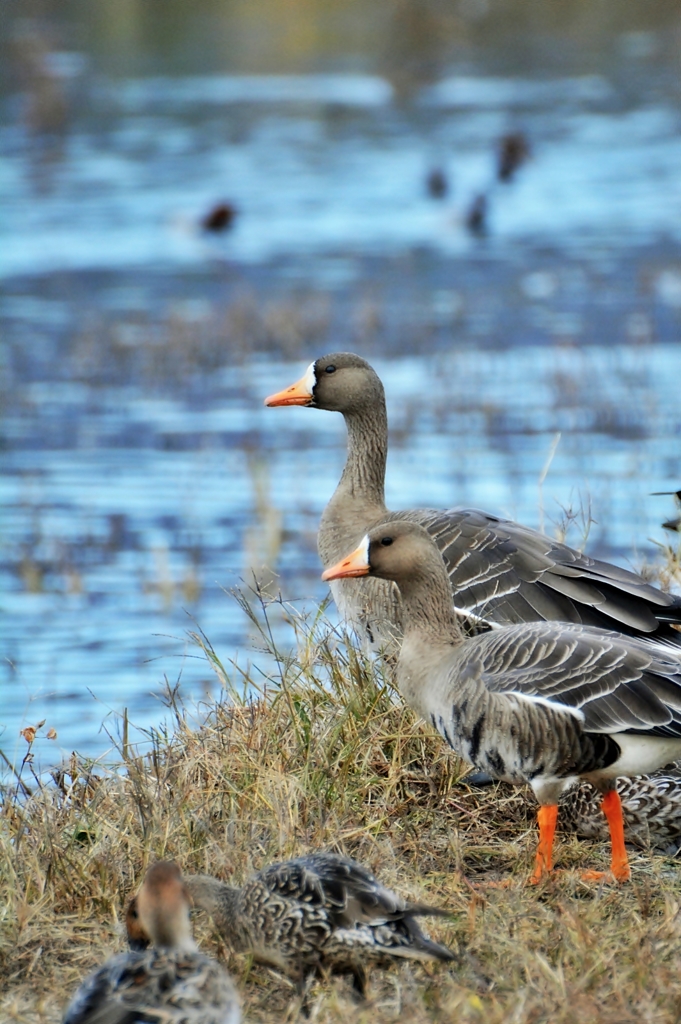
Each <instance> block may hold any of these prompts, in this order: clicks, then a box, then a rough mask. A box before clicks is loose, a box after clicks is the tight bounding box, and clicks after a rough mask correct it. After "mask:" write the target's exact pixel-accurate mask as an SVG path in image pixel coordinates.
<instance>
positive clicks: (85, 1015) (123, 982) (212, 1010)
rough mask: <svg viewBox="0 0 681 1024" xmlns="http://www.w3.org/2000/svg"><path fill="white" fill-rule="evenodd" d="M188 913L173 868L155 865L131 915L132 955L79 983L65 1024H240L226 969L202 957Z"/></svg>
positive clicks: (114, 960) (184, 892) (115, 959)
mask: <svg viewBox="0 0 681 1024" xmlns="http://www.w3.org/2000/svg"><path fill="white" fill-rule="evenodd" d="M189 909H190V903H189V897H188V895H187V890H186V888H185V886H184V884H183V881H182V875H181V874H180V869H179V867H178V866H177V864H175V863H173V862H171V861H158V862H157V863H155V864H153V865H152V866H151V867H150V868H149V870H148V871H147V874H146V876H145V879H144V882H143V884H142V888H141V889H140V891H139V893H138V895H137V898H136V901H134V902H133V903H132V904H131V906H130V907H129V908H128V913H127V916H126V926H127V928H128V942H129V944H130V946H131V949H130V950H129V951H128V952H127V953H121V954H119V955H118V956H114V957H112V958H111V959H110V960H108V961H107V962H106V963H105V964H104V965H103V966H102V967H100V968H99V969H98V970H96V971H95V972H94V973H93V974H91V975H90V977H89V978H87V979H86V980H85V981H84V982H83V984H82V985H81V986H80V988H79V989H78V991H77V992H76V994H75V996H74V998H73V1000H72V1002H71V1004H70V1006H69V1008H68V1009H67V1011H66V1014H65V1016H64V1018H63V1021H62V1024H126V1022H130V1024H132V1022H133V1021H142V1020H145V1021H152V1020H153V1021H159V1022H161V1021H163V1024H239V1022H240V1021H241V1004H240V1001H239V997H238V995H237V992H236V989H235V988H234V985H233V983H232V980H231V978H230V977H229V975H228V974H227V972H226V971H225V970H224V968H222V967H221V966H220V965H219V964H218V963H216V962H215V961H214V960H211V959H210V958H209V957H207V956H203V955H202V954H201V953H199V951H198V948H197V946H196V943H195V942H194V939H193V938H192V932H191V925H190V921H189ZM149 940H150V941H151V943H152V945H153V948H151V949H146V948H145V946H146V944H147V942H148V941H149Z"/></svg>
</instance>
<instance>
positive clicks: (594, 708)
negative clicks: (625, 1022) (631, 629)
mask: <svg viewBox="0 0 681 1024" xmlns="http://www.w3.org/2000/svg"><path fill="white" fill-rule="evenodd" d="M368 574H371V575H372V576H377V577H379V578H381V579H387V580H392V581H393V582H395V583H396V584H397V586H398V587H399V590H400V594H401V597H402V610H403V616H404V639H403V641H402V647H401V650H400V655H399V660H398V664H397V685H398V687H399V690H400V692H401V694H402V696H403V697H404V699H405V700H406V702H407V703H408V704H410V705H411V706H412V707H413V708H414V709H415V710H416V711H417V712H418V713H419V714H420V715H421V716H422V717H423V718H425V719H426V721H429V722H431V723H432V724H433V726H434V727H435V728H436V729H437V730H438V732H439V733H440V734H441V735H442V736H443V737H444V739H445V740H446V741H447V743H448V744H449V745H450V746H451V747H452V748H453V749H454V750H455V751H456V752H457V753H458V754H459V755H460V756H461V757H463V758H465V759H466V760H467V761H469V762H471V763H472V764H474V765H477V766H479V767H480V768H482V769H484V770H485V771H488V772H490V773H491V774H492V775H493V776H494V777H496V778H498V779H504V780H505V781H507V782H512V783H516V784H518V783H523V782H529V784H530V785H531V787H532V789H533V791H534V794H535V796H536V797H537V800H538V802H539V805H540V806H539V811H538V815H537V817H538V822H539V844H538V847H537V856H536V864H535V871H534V874H533V876H532V880H533V881H539V879H540V878H541V876H542V875H543V873H544V872H545V871H550V870H551V866H552V847H553V837H554V832H555V827H556V820H557V814H558V806H557V805H558V800H559V798H560V796H561V794H562V793H563V792H565V790H567V789H568V787H570V786H571V785H573V784H574V783H575V782H576V781H577V780H578V779H580V778H582V779H587V780H588V781H590V782H591V783H593V785H594V786H596V788H597V789H599V790H600V792H601V793H602V794H604V796H603V801H602V804H601V807H602V809H603V812H604V813H605V816H606V818H607V820H608V825H609V828H610V836H611V840H612V858H611V871H612V874H613V875H614V877H615V878H616V879H617V880H619V881H625V880H627V879H628V878H629V874H630V872H629V864H628V861H627V854H626V851H625V848H624V826H623V820H622V805H621V802H620V798H619V795H618V792H617V789H616V788H615V779H616V778H617V776H623V775H644V774H649V773H650V772H653V771H655V770H656V769H658V768H660V767H662V765H665V764H667V762H668V761H671V760H673V759H674V758H676V757H679V756H681V650H679V648H678V647H676V646H674V645H672V644H668V643H666V642H664V641H651V640H638V639H636V638H633V637H626V636H624V635H622V634H620V633H612V632H608V631H606V630H601V629H597V628H595V627H589V626H576V625H571V624H563V623H555V622H537V623H535V622H531V623H523V624H521V625H516V626H507V627H505V628H500V629H495V630H492V631H489V632H487V633H482V634H480V635H478V636H475V637H471V638H469V639H466V638H465V637H464V635H463V633H462V631H461V626H460V624H459V622H458V620H457V618H456V615H455V613H454V610H453V608H452V600H451V589H450V582H449V578H448V575H447V571H446V568H445V566H444V564H443V561H442V557H441V555H440V552H439V551H438V549H437V547H436V546H435V544H434V543H433V540H432V538H431V537H430V535H429V534H428V532H427V531H426V530H424V529H423V527H421V526H418V524H416V523H408V522H395V521H394V520H393V521H389V522H387V523H385V524H382V525H380V526H378V527H374V529H372V530H370V531H369V533H368V534H367V535H366V536H365V537H364V539H363V541H362V542H361V544H360V545H359V547H358V548H357V549H356V550H355V551H354V552H352V554H350V555H348V556H347V557H346V558H345V559H343V560H341V561H340V562H339V563H338V564H337V565H335V566H333V567H331V568H329V569H327V570H326V571H325V572H324V573H323V576H322V579H326V580H334V579H349V578H352V577H356V576H366V575H368ZM593 874H594V873H592V875H593Z"/></svg>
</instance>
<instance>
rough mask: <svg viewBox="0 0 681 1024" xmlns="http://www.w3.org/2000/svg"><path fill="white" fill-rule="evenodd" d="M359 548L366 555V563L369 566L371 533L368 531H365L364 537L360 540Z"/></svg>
mask: <svg viewBox="0 0 681 1024" xmlns="http://www.w3.org/2000/svg"><path fill="white" fill-rule="evenodd" d="M357 550H358V551H361V552H362V554H363V555H364V564H365V565H366V566H369V534H368V533H365V535H364V537H363V538H362V540H361V541H360V542H359V544H358V546H357Z"/></svg>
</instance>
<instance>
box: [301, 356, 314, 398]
mask: <svg viewBox="0 0 681 1024" xmlns="http://www.w3.org/2000/svg"><path fill="white" fill-rule="evenodd" d="M303 382H304V384H305V387H306V388H307V393H308V395H309V396H310V398H312V395H313V394H314V389H315V385H316V383H317V374H316V373H315V369H314V363H310V365H309V366H308V368H307V370H306V371H305V376H304V377H303Z"/></svg>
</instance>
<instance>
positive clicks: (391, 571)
mask: <svg viewBox="0 0 681 1024" xmlns="http://www.w3.org/2000/svg"><path fill="white" fill-rule="evenodd" d="M424 570H425V571H426V573H427V574H428V575H430V574H432V573H433V572H436V573H437V572H440V573H442V574H443V575H444V574H445V568H444V563H443V561H442V556H441V554H440V552H439V551H438V549H437V547H436V546H435V544H434V542H433V540H432V538H431V537H430V535H429V534H428V532H427V531H426V530H424V528H423V527H422V526H419V525H418V524H417V523H410V522H404V521H397V522H388V523H382V524H380V525H379V526H375V527H374V528H373V529H371V530H370V531H369V532H368V533H367V534H366V536H364V537H363V538H362V540H361V541H360V543H359V545H358V547H357V548H356V549H355V550H354V551H353V552H352V553H351V554H349V555H347V556H346V557H345V558H342V559H341V560H340V561H339V562H337V563H336V564H335V565H332V566H331V567H330V568H329V569H326V570H325V571H324V572H323V573H322V579H323V580H327V581H330V580H338V579H346V578H351V577H354V576H378V577H380V578H381V579H384V580H393V581H394V582H395V583H397V584H398V586H399V585H400V583H402V582H403V581H406V580H414V579H416V578H418V577H420V576H421V575H423V573H424Z"/></svg>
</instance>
